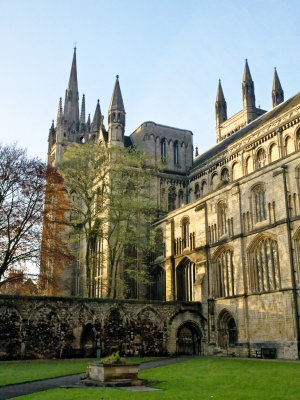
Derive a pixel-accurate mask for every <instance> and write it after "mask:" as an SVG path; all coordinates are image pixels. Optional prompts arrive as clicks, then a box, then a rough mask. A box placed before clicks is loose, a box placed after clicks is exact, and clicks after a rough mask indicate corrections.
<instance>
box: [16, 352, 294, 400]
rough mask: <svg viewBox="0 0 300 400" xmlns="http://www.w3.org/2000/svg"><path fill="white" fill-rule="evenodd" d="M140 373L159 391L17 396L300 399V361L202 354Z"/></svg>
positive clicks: (106, 399)
mask: <svg viewBox="0 0 300 400" xmlns="http://www.w3.org/2000/svg"><path fill="white" fill-rule="evenodd" d="M139 375H140V377H142V378H146V379H149V380H158V381H160V382H161V383H159V384H157V385H156V387H157V388H161V389H163V390H162V391H158V392H140V393H133V392H127V391H123V390H120V389H89V388H88V389H54V390H49V391H46V392H40V393H36V394H31V395H28V396H21V397H18V398H16V399H19V400H21V399H30V400H39V399H41V400H46V399H51V400H52V399H59V400H65V399H70V400H71V399H72V400H83V399H89V400H93V399H97V400H110V399H112V400H113V399H122V400H126V399H130V400H135V399H145V400H155V399H159V400H161V399H162V400H165V399H172V400H174V399H175V400H177V399H187V400H299V399H300V363H296V362H290V363H289V362H277V361H275V362H272V361H260V360H259V361H258V360H257V361H252V360H238V359H234V360H229V359H216V358H200V359H195V360H191V361H186V362H181V363H177V364H173V365H168V366H165V367H160V368H154V369H150V370H147V371H143V372H141V373H140V374H139Z"/></svg>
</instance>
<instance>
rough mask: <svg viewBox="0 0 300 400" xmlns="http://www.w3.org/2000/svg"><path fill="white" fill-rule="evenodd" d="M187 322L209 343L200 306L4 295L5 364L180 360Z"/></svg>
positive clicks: (1, 346) (0, 351)
mask: <svg viewBox="0 0 300 400" xmlns="http://www.w3.org/2000/svg"><path fill="white" fill-rule="evenodd" d="M185 322H188V323H193V324H194V325H195V326H197V327H198V330H199V332H200V331H201V336H202V339H203V343H204V336H205V320H204V318H203V317H202V310H201V304H200V303H181V302H158V301H152V302H142V301H134V300H109V299H78V298H63V297H34V296H9V295H2V296H0V359H2V360H8V359H20V358H28V359H32V358H68V357H93V356H95V354H96V349H97V348H98V349H101V353H102V355H107V354H108V353H110V351H111V348H112V347H114V346H116V347H118V349H119V351H120V352H121V353H122V354H124V355H128V356H129V355H163V354H174V353H176V351H177V347H176V346H177V344H176V337H177V336H176V335H177V331H178V329H179V328H180V327H181V326H182V325H183V324H184V323H185Z"/></svg>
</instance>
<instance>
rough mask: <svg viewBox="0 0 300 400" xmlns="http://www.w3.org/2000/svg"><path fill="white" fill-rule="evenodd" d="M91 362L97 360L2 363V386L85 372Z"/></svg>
mask: <svg viewBox="0 0 300 400" xmlns="http://www.w3.org/2000/svg"><path fill="white" fill-rule="evenodd" d="M153 359H155V358H154V357H144V358H130V361H132V362H146V361H151V360H153ZM89 361H97V360H96V359H95V358H94V359H90V360H87V359H85V360H45V361H42V360H39V361H36V360H34V361H11V362H5V363H0V386H5V385H11V384H14V383H21V382H31V381H36V380H40V379H47V378H55V377H57V376H63V375H71V374H77V373H81V372H85V371H86V367H87V364H88V362H89Z"/></svg>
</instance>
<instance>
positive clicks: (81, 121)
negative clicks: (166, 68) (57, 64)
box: [48, 48, 90, 166]
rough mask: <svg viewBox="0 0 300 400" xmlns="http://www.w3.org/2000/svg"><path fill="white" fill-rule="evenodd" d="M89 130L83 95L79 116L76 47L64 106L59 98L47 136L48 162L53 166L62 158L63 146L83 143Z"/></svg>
mask: <svg viewBox="0 0 300 400" xmlns="http://www.w3.org/2000/svg"><path fill="white" fill-rule="evenodd" d="M89 130H90V123H89V120H88V122H87V123H86V122H85V95H83V97H82V103H81V113H80V118H79V93H78V81H77V65H76V48H74V54H73V60H72V66H71V72H70V78H69V83H68V88H67V90H66V95H65V103H64V108H63V106H62V98H60V99H59V103H58V112H57V121H56V127H55V126H54V122H52V125H51V128H50V131H49V138H48V143H49V146H48V163H49V164H50V165H53V166H57V164H58V163H59V162H60V161H61V159H62V151H63V148H64V147H66V146H68V145H69V144H71V143H74V142H76V143H84V142H85V141H86V140H87V139H88V135H89Z"/></svg>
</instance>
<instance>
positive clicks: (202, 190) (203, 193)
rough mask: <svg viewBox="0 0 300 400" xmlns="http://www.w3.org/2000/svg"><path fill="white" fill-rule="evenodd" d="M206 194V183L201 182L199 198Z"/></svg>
mask: <svg viewBox="0 0 300 400" xmlns="http://www.w3.org/2000/svg"><path fill="white" fill-rule="evenodd" d="M206 194H207V183H206V181H202V183H201V196H205V195H206Z"/></svg>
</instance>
